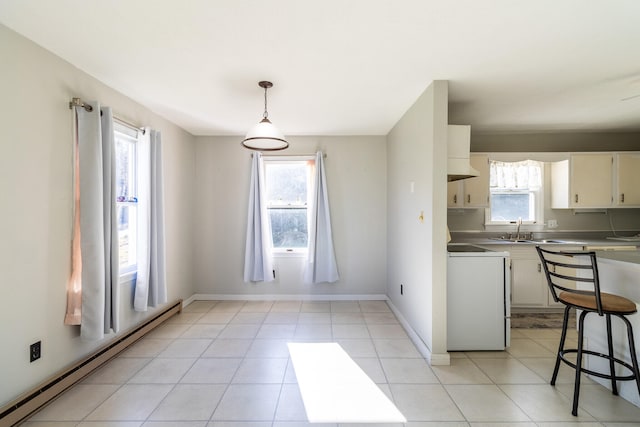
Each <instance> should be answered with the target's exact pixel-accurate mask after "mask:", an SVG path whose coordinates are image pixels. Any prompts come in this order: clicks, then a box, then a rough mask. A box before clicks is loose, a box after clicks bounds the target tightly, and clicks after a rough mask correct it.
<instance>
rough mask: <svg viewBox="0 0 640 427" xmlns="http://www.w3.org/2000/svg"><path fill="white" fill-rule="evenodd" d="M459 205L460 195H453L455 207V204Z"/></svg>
mask: <svg viewBox="0 0 640 427" xmlns="http://www.w3.org/2000/svg"><path fill="white" fill-rule="evenodd" d="M457 203H458V195H457V194H454V195H453V204H454V205H455V204H457Z"/></svg>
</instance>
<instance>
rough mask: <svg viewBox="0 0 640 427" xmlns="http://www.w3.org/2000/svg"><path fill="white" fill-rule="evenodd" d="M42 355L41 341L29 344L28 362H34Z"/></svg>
mask: <svg viewBox="0 0 640 427" xmlns="http://www.w3.org/2000/svg"><path fill="white" fill-rule="evenodd" d="M41 355H42V342H41V341H37V342H34V343H33V344H31V345H30V346H29V362H34V361H36V360H38V359H40V356H41Z"/></svg>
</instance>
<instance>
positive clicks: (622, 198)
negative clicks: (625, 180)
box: [620, 193, 624, 203]
mask: <svg viewBox="0 0 640 427" xmlns="http://www.w3.org/2000/svg"><path fill="white" fill-rule="evenodd" d="M620 203H624V193H622V194H621V195H620Z"/></svg>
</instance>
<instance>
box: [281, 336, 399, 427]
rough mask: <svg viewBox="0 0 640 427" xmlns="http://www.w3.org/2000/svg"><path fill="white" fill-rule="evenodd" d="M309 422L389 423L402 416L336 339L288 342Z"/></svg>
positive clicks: (397, 420)
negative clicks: (334, 340)
mask: <svg viewBox="0 0 640 427" xmlns="http://www.w3.org/2000/svg"><path fill="white" fill-rule="evenodd" d="M288 346H289V353H290V354H291V361H292V362H293V367H294V370H295V373H296V377H297V379H298V385H299V387H300V393H301V394H302V401H303V402H304V407H305V409H306V411H307V418H308V419H309V422H312V423H356V422H357V423H392V422H400V423H404V422H406V421H407V420H406V418H405V417H404V416H403V415H402V413H400V411H399V410H398V408H396V406H395V405H394V404H393V403H392V402H391V401H390V400H389V398H388V397H387V396H386V395H385V394H384V393H383V392H382V390H380V388H378V386H377V385H376V384H375V383H374V382H373V381H372V380H371V379H370V378H369V377H368V376H367V374H365V373H364V371H363V370H362V369H360V367H359V366H358V365H357V364H356V362H354V361H353V360H352V359H351V358H350V357H349V355H348V354H347V353H346V352H345V351H344V350H343V349H342V347H340V345H339V344H337V343H289V344H288Z"/></svg>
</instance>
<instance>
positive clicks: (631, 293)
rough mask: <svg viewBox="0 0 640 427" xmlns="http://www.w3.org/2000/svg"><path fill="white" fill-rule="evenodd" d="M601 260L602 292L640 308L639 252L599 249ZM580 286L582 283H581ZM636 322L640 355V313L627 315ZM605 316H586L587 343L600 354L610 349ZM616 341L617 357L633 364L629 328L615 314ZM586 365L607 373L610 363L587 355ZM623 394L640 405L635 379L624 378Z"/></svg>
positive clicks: (597, 255) (625, 372)
mask: <svg viewBox="0 0 640 427" xmlns="http://www.w3.org/2000/svg"><path fill="white" fill-rule="evenodd" d="M596 257H597V260H598V271H599V276H600V287H601V290H602V292H608V293H612V294H616V295H620V296H623V297H626V298H629V299H630V300H632V301H634V302H635V303H636V306H637V307H638V310H639V311H640V306H638V304H639V303H640V251H620V252H618V251H599V252H596ZM578 287H580V286H578ZM627 319H628V320H629V321H630V322H631V324H632V325H633V332H634V339H635V346H636V354H637V355H638V357H639V358H640V313H636V314H633V315H630V316H627ZM605 328H606V326H605V318H604V316H603V317H600V316H597V315H594V314H590V315H588V316H587V317H586V319H585V339H586V340H585V343H586V348H588V349H589V350H593V351H597V352H600V353H606V352H607V342H606V329H605ZM612 332H613V337H614V338H613V344H614V351H615V353H616V357H618V358H621V359H623V360H625V361H626V362H628V363H630V362H631V360H630V358H629V354H630V353H629V345H628V341H627V335H626V327H625V326H624V324H623V322H622V321H621V320H620V319H618V318H616V317H615V316H612ZM585 360H586V363H587V366H589V368H590V369H593V370H595V371H600V372H608V370H609V367H608V362H607V361H606V360H604V359H602V358H597V357H587V358H586V359H585ZM627 373H628V372H627V371H626V370H624V369H622V368H619V370H618V371H617V374H627ZM592 379H593V380H595V381H597V382H599V383H600V384H602V385H604V386H605V387H607V388H609V389H610V388H611V384H610V383H609V382H608V381H606V380H603V379H600V378H594V377H592ZM618 391H619V393H620V396H622V397H623V398H625V399H626V400H628V401H630V402H632V403H633V404H635V405H636V406H640V396H639V395H638V389H637V387H636V384H635V383H634V382H633V381H621V382H619V383H618Z"/></svg>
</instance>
